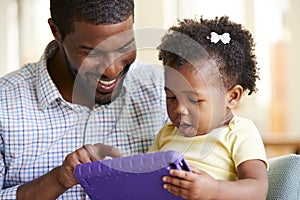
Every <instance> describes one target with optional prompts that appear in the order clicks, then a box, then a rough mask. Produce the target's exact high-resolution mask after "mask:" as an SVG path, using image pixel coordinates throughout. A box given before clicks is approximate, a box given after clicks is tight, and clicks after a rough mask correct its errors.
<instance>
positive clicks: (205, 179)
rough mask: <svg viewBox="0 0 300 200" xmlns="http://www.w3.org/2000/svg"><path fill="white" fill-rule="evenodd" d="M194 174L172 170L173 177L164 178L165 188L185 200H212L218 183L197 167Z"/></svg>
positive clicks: (193, 168) (193, 169)
mask: <svg viewBox="0 0 300 200" xmlns="http://www.w3.org/2000/svg"><path fill="white" fill-rule="evenodd" d="M191 169H192V171H193V172H188V171H183V170H170V175H171V176H164V177H163V181H164V182H165V184H164V185H163V187H164V188H165V189H167V190H168V191H169V192H171V193H173V194H174V195H176V196H179V197H181V198H183V199H189V200H196V199H197V200H198V199H211V197H213V196H215V195H216V192H217V191H216V190H217V189H216V188H217V184H218V181H217V180H215V179H214V178H213V177H211V176H210V175H209V174H207V173H205V172H204V171H202V170H199V169H197V168H195V167H191Z"/></svg>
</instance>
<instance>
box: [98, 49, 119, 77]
mask: <svg viewBox="0 0 300 200" xmlns="http://www.w3.org/2000/svg"><path fill="white" fill-rule="evenodd" d="M102 62H103V64H102V65H101V66H100V68H101V69H99V73H101V74H102V76H105V77H107V78H111V79H113V78H116V77H117V76H118V75H119V74H120V73H121V72H122V70H123V68H124V65H123V64H122V62H121V61H119V60H118V58H117V57H116V56H114V55H109V54H108V55H106V56H105V58H104V60H102Z"/></svg>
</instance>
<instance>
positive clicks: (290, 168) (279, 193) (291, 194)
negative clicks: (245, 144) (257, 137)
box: [267, 154, 300, 200]
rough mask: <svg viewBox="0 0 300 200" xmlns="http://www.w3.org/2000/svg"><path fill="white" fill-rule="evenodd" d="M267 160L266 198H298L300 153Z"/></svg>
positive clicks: (299, 196)
mask: <svg viewBox="0 0 300 200" xmlns="http://www.w3.org/2000/svg"><path fill="white" fill-rule="evenodd" d="M268 161H269V165H270V168H269V171H268V176H269V191H268V196H267V200H279V199H280V200H294V199H295V200H298V199H300V155H296V154H290V155H285V156H280V157H275V158H271V159H269V160H268Z"/></svg>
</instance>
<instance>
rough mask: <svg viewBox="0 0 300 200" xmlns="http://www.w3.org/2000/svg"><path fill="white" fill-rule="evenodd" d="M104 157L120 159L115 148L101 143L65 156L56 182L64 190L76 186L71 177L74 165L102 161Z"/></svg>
mask: <svg viewBox="0 0 300 200" xmlns="http://www.w3.org/2000/svg"><path fill="white" fill-rule="evenodd" d="M105 157H112V158H115V157H121V153H120V151H119V150H118V149H117V148H116V147H113V146H109V145H105V144H101V143H97V144H94V145H90V144H88V145H84V146H83V147H82V148H80V149H77V150H76V151H74V152H73V153H70V154H69V155H67V156H66V158H65V160H64V162H63V164H62V165H61V166H60V167H59V171H58V174H57V180H58V182H59V183H60V184H61V185H62V186H63V187H65V188H66V189H67V188H70V187H73V186H74V185H76V184H77V181H76V179H75V177H74V175H73V171H74V169H75V167H76V165H78V164H82V163H87V162H93V161H96V160H103V159H104V158H105Z"/></svg>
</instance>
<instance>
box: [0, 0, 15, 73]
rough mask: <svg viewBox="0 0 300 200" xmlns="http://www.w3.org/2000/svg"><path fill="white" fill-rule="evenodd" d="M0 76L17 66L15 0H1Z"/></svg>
mask: <svg viewBox="0 0 300 200" xmlns="http://www.w3.org/2000/svg"><path fill="white" fill-rule="evenodd" d="M0 24H1V31H0V61H1V66H0V76H2V75H4V74H6V73H8V72H11V71H13V70H15V69H17V68H18V65H19V51H18V49H19V48H18V7H17V3H16V0H1V6H0Z"/></svg>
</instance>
